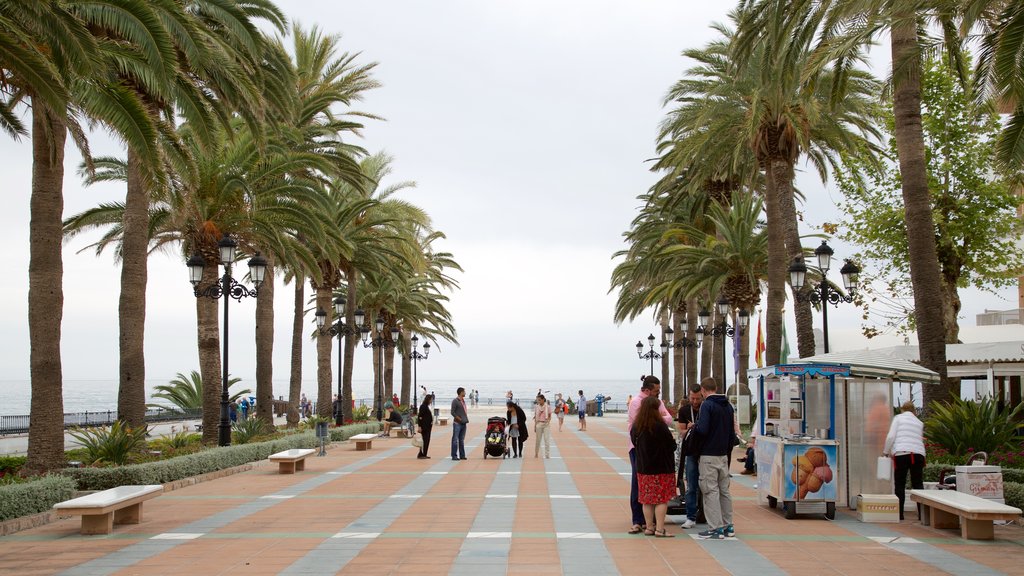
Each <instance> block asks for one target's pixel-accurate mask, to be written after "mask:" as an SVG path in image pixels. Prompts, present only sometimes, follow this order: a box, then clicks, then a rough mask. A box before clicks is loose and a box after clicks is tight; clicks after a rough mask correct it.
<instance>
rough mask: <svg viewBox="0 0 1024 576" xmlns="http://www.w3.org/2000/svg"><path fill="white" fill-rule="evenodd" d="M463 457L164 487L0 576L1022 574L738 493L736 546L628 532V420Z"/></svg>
mask: <svg viewBox="0 0 1024 576" xmlns="http://www.w3.org/2000/svg"><path fill="white" fill-rule="evenodd" d="M473 420H474V421H473V422H471V423H470V437H469V438H468V442H467V443H468V445H469V446H468V448H469V449H470V450H468V452H470V451H471V456H470V459H469V460H466V461H463V462H453V461H451V460H449V459H448V458H447V457H446V456H447V452H448V440H449V433H450V430H451V429H450V428H444V427H438V428H435V429H434V442H433V445H432V447H431V448H432V452H433V453H432V454H431V455H432V456H433V458H432V459H430V460H417V459H416V458H415V449H414V448H412V447H410V446H409V444H408V441H407V440H399V439H386V440H378V441H376V442H375V443H374V449H373V450H372V451H369V452H356V451H355V450H354V449H353V447H352V446H351V445H350V444H347V443H343V444H337V445H335V446H334V447H333V448H332V449H331V450H330V451H329V452H328V455H327V456H326V457H323V458H311V459H310V460H308V461H307V465H306V470H305V471H304V472H300V473H298V474H295V475H279V474H277V469H276V467H271V466H263V467H260V468H257V469H255V470H252V471H249V472H245V473H241V474H236V475H233V476H228V477H224V478H221V479H217V480H212V481H209V482H204V483H201V484H196V485H193V486H189V487H186V488H182V489H178V490H174V491H172V492H166V493H165V494H164V495H163V496H160V497H159V498H156V499H154V500H150V501H149V502H147V503H146V505H145V516H144V518H143V522H142V523H141V524H137V525H127V526H118V527H116V528H115V531H114V533H113V534H112V535H110V536H80V535H79V534H78V527H79V520H78V519H77V518H71V519H66V520H61V521H58V522H55V523H52V524H49V525H46V526H43V527H40V528H36V529H33V530H28V531H24V532H20V533H17V534H14V535H12V536H8V537H5V538H0V574H67V575H75V576H78V575H92V574H97V575H98V574H117V575H126V574H176V575H178V574H204V575H205V574H359V575H365V576H370V575H376V574H405V575H416V574H467V575H469V574H486V575H490V574H580V575H583V574H586V575H587V576H600V575H605V574H644V575H657V574H686V575H687V576H690V575H702V574H751V575H754V574H756V575H758V576H767V575H772V574H815V575H817V574H844V575H860V574H864V575H871V576H875V575H879V574H912V575H914V576H921V575H923V574H928V575H932V574H944V573H951V574H980V575H985V574H1024V530H1022V529H1021V528H1018V527H997V528H996V541H995V542H991V543H989V542H983V543H979V542H965V541H963V540H961V539H960V538H959V537H958V535H957V534H956V533H954V532H953V531H935V530H932V529H930V528H927V527H922V526H920V525H919V524H917V523H916V522H906V523H903V524H900V525H898V526H897V525H892V524H862V523H860V522H857V521H856V520H855V519H854V518H853V517H852V516H850V515H849V514H847V513H846V511H845V510H842V509H841V510H840V513H839V514H838V517H837V519H836V521H834V522H829V521H827V520H824V519H817V518H800V519H797V520H785V519H784V518H783V517H782V515H781V514H780V513H779V512H778V511H774V510H768V509H767V508H766V507H762V506H758V505H757V503H756V502H755V501H754V491H753V489H752V486H753V483H754V482H756V480H754V479H751V478H748V477H743V476H738V475H737V476H736V477H735V478H734V482H733V491H732V492H733V496H734V499H735V516H736V528H737V532H738V537H737V538H736V539H735V540H730V541H722V542H706V541H698V540H694V539H692V538H690V537H687V535H685V534H684V533H683V532H682V531H680V530H679V528H678V527H675V526H673V527H672V528H671V529H670V531H671V532H672V533H675V534H676V535H677V537H676V538H673V539H654V538H648V537H644V536H642V535H639V536H631V535H627V534H626V533H625V530H626V529H627V528H628V519H629V505H628V501H627V500H628V492H629V482H628V480H629V476H628V473H629V462H628V459H626V458H625V453H626V449H625V435H624V431H623V427H624V421H623V418H622V417H621V416H610V417H605V418H591V419H590V422H589V430H588V431H587V432H585V433H580V432H577V431H576V423H575V419H570V418H566V423H565V426H564V429H563V430H562V432H558V431H557V430H553V431H552V438H553V441H554V443H553V446H552V458H551V459H543V458H534V456H533V449H532V448H533V447H532V445H531V444H532V440H533V439H532V438H531V439H530V441H528V448H527V451H526V452H527V457H526V458H523V459H510V460H504V461H502V460H493V459H490V458H488V459H486V460H484V459H483V458H482V456H483V444H482V439H483V424H482V423H483V422H484V421H485V420H486V415H485V414H474V415H473Z"/></svg>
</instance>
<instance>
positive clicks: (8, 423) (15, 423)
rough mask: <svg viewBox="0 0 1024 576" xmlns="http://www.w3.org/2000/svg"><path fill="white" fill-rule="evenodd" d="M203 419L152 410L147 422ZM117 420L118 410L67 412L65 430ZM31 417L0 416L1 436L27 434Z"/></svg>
mask: <svg viewBox="0 0 1024 576" xmlns="http://www.w3.org/2000/svg"><path fill="white" fill-rule="evenodd" d="M202 417H203V411H202V410H200V409H196V410H186V411H178V410H165V409H163V408H150V409H148V410H146V422H168V421H175V420H192V419H197V418H202ZM115 420H117V410H104V411H97V412H67V413H65V414H64V429H65V430H67V429H68V428H87V427H90V426H110V425H111V424H113V423H114V421H115ZM28 427H29V416H27V415H16V416H0V436H6V435H9V434H27V433H28Z"/></svg>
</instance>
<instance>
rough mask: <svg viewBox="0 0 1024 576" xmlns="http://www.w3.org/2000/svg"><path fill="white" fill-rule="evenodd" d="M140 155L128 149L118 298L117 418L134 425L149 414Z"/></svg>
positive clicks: (144, 191)
mask: <svg viewBox="0 0 1024 576" xmlns="http://www.w3.org/2000/svg"><path fill="white" fill-rule="evenodd" d="M143 170H144V168H143V165H142V161H141V160H140V159H139V155H138V154H136V153H134V152H133V151H132V150H131V148H129V149H128V190H127V192H126V194H125V200H124V218H123V225H124V231H123V234H122V240H121V294H120V297H119V299H118V315H117V318H118V328H119V338H118V340H119V341H118V350H119V352H120V368H119V382H118V394H117V417H118V418H119V419H120V420H123V421H124V422H125V423H127V424H128V425H129V426H131V427H132V428H135V427H138V426H143V425H145V417H146V354H145V340H146V284H147V282H148V270H147V267H148V261H149V254H148V251H147V248H148V246H149V185H148V183H147V181H146V177H145V174H144V172H143Z"/></svg>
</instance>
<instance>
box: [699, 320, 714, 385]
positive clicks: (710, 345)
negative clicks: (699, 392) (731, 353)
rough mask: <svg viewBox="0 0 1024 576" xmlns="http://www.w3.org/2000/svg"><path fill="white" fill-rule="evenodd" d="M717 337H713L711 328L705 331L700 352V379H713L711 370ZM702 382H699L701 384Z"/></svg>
mask: <svg viewBox="0 0 1024 576" xmlns="http://www.w3.org/2000/svg"><path fill="white" fill-rule="evenodd" d="M714 355H715V337H714V336H712V335H711V330H710V326H709V327H707V328H705V331H704V344H703V345H702V346H701V350H700V379H701V380H704V379H705V378H710V377H711V368H712V364H713V361H714V359H715V357H714ZM699 383H700V382H698V384H699Z"/></svg>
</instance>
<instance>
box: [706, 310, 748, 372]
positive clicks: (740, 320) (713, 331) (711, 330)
mask: <svg viewBox="0 0 1024 576" xmlns="http://www.w3.org/2000/svg"><path fill="white" fill-rule="evenodd" d="M715 307H716V308H718V315H719V316H721V317H722V322H721V323H720V324H716V325H714V326H709V325H708V323H709V322H710V321H711V313H710V312H708V309H707V308H703V309H702V310H701V311H700V312H698V313H697V318H698V321H699V322H700V326H699V327H698V328H697V340H698V341H701V340H703V335H711V337H712V338H714V337H717V336H721V337H722V392H725V383H726V382H725V379H726V372H725V339H726V337H731V336H735V335H736V329H739V331H740V334H741V335H742V334H743V331H744V330H746V329H747V325H748V324H749V323H750V312H747V311H746V309H744V308H741V309H740V311H739V314H737V316H736V317H737V322H736V324H737V326H736V328H733V327H732V326H730V325H729V314H730V313H731V312H732V305H731V304H729V299H728V298H726V297H725V296H722V297H720V298H719V299H718V301H717V302H715ZM702 334H703V335H702Z"/></svg>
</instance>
